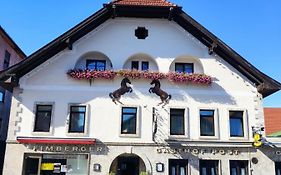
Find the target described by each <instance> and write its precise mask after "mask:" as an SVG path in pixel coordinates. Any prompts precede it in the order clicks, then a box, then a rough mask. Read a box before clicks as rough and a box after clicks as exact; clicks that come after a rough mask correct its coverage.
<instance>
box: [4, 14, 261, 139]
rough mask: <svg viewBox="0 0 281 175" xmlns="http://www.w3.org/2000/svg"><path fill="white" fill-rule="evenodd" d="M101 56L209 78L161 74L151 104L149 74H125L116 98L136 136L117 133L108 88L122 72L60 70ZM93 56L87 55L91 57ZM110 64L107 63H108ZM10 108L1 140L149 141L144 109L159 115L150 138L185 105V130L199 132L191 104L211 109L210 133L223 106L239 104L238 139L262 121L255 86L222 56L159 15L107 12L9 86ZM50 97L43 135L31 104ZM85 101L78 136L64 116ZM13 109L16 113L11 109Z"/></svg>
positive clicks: (223, 118)
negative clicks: (130, 115)
mask: <svg viewBox="0 0 281 175" xmlns="http://www.w3.org/2000/svg"><path fill="white" fill-rule="evenodd" d="M138 27H145V28H146V29H148V34H149V35H148V37H147V38H146V39H144V40H140V39H137V38H136V37H135V29H136V28H138ZM91 55H92V56H93V57H97V58H96V59H106V60H107V65H108V66H109V65H110V62H111V64H112V67H113V69H114V70H118V69H122V68H126V67H128V65H127V64H128V60H130V59H132V60H133V59H136V60H138V59H141V57H142V56H143V57H144V58H143V59H144V60H149V62H150V64H151V65H152V68H153V69H154V70H157V69H158V70H159V71H160V72H165V73H167V72H169V71H171V70H174V62H177V61H179V62H193V63H194V70H195V72H198V73H205V74H207V75H210V76H212V77H213V83H212V84H211V85H192V84H177V83H172V82H170V81H167V80H162V81H161V83H162V84H161V88H162V89H163V90H165V91H166V92H168V93H169V94H171V95H172V99H171V100H170V103H169V104H168V105H166V106H165V107H164V108H162V107H161V106H157V104H158V103H159V102H160V99H159V97H158V96H156V95H155V94H150V93H149V92H148V89H149V88H150V87H151V85H150V81H149V80H132V79H131V81H132V86H133V87H132V88H133V92H132V93H127V94H125V95H124V96H122V97H121V101H122V102H123V103H124V104H125V105H124V106H129V107H130V106H137V107H139V108H138V109H139V111H138V114H139V115H138V117H139V125H138V127H139V128H138V129H139V135H138V136H136V137H123V136H121V135H120V125H121V124H120V118H121V108H122V105H115V104H114V103H113V102H112V101H111V99H110V98H109V95H108V94H109V93H110V92H113V91H114V90H116V89H118V88H119V87H120V81H121V79H122V78H115V79H114V80H94V81H93V82H92V83H91V84H90V83H89V81H86V80H76V79H73V78H70V77H68V76H67V74H66V72H67V71H68V70H69V69H73V68H75V66H76V67H80V68H81V66H82V67H83V64H84V62H83V59H85V58H86V57H87V58H88V57H91ZM93 59H95V58H93ZM110 67H111V66H109V67H108V68H109V69H110ZM15 92H16V93H15V94H14V98H13V106H12V110H13V111H12V113H11V123H10V131H9V138H8V139H9V140H14V139H15V138H16V136H45V135H46V136H47V135H48V136H51V137H76V136H77V137H90V138H96V139H99V140H100V141H102V142H138V143H151V142H152V128H153V124H152V108H153V107H156V109H157V110H158V113H159V116H160V118H161V119H162V120H159V127H158V130H159V131H158V133H157V134H158V139H159V140H161V139H167V138H169V109H170V108H185V109H186V111H187V112H186V116H188V119H187V120H186V121H185V122H186V131H187V132H186V136H185V137H183V138H186V139H190V140H204V139H206V138H202V137H200V130H199V109H215V110H216V115H217V121H216V126H217V128H218V131H217V134H216V137H215V138H214V139H218V140H223V141H229V140H231V138H230V137H229V115H228V111H229V110H245V114H246V115H245V117H246V118H247V121H246V123H247V124H246V127H245V131H246V133H245V138H242V140H243V139H244V140H245V141H247V140H248V141H249V138H250V136H251V126H256V125H258V124H260V125H262V124H263V118H262V117H261V116H258V114H259V113H260V111H259V110H261V107H260V100H261V99H260V98H258V97H259V94H258V92H257V90H256V87H255V86H254V85H253V84H252V83H251V82H250V81H249V80H248V79H247V78H245V77H244V76H243V75H241V73H239V72H238V71H237V70H236V69H234V68H233V67H232V66H231V65H229V64H228V63H227V62H225V61H224V60H223V59H222V58H220V57H219V56H217V55H216V54H215V53H214V54H213V55H209V54H208V48H207V47H205V46H204V45H203V44H202V43H200V42H199V41H198V40H197V39H196V38H194V37H193V36H192V35H190V34H189V33H188V32H187V31H185V30H184V29H183V28H181V27H180V26H178V25H177V24H176V23H175V22H173V21H168V20H164V19H163V20H161V19H132V18H131V19H129V18H115V19H110V20H108V21H107V22H105V23H104V24H102V25H101V26H99V27H98V28H96V29H94V30H93V31H92V32H90V33H89V34H87V35H86V36H84V37H82V38H81V39H80V40H78V41H77V42H75V43H74V45H73V50H68V49H65V50H64V51H61V52H60V53H58V54H57V55H55V56H54V57H52V58H51V59H49V60H48V61H46V62H45V63H43V64H42V65H40V66H39V67H37V68H36V69H34V70H33V71H31V72H30V73H28V74H26V75H25V76H24V77H22V78H21V79H20V87H19V90H16V91H15ZM37 102H43V103H45V102H51V103H54V109H53V110H54V111H53V115H52V121H51V126H52V130H51V132H50V133H48V134H45V135H44V134H41V135H40V134H35V133H34V132H33V126H34V116H35V114H34V113H35V111H34V110H35V104H36V103H37ZM72 103H79V104H86V105H87V116H88V122H87V125H88V131H87V133H86V134H85V135H69V134H68V133H67V118H68V117H69V112H68V110H69V109H68V108H69V104H72ZM18 111H20V112H18Z"/></svg>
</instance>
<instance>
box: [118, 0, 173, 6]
mask: <svg viewBox="0 0 281 175" xmlns="http://www.w3.org/2000/svg"><path fill="white" fill-rule="evenodd" d="M112 3H113V4H116V5H130V6H155V7H175V6H177V5H176V4H173V3H171V2H168V1H166V0H113V1H112Z"/></svg>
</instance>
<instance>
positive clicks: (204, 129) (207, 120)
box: [200, 110, 215, 136]
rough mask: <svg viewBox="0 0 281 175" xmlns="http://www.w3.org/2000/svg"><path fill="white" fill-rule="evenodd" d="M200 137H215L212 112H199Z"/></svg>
mask: <svg viewBox="0 0 281 175" xmlns="http://www.w3.org/2000/svg"><path fill="white" fill-rule="evenodd" d="M200 135H201V136H215V129H214V110H200Z"/></svg>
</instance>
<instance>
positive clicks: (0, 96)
mask: <svg viewBox="0 0 281 175" xmlns="http://www.w3.org/2000/svg"><path fill="white" fill-rule="evenodd" d="M4 98H5V93H4V92H1V91H0V102H4Z"/></svg>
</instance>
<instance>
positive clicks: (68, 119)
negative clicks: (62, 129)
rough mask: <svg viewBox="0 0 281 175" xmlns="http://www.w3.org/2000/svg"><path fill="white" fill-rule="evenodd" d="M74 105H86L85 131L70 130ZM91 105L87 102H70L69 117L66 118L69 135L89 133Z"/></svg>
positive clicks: (77, 135) (67, 133)
mask: <svg viewBox="0 0 281 175" xmlns="http://www.w3.org/2000/svg"><path fill="white" fill-rule="evenodd" d="M72 106H85V108H86V110H85V121H84V132H69V126H70V114H71V107H72ZM90 110H91V109H90V105H89V104H85V103H69V104H68V110H67V118H66V122H65V124H66V135H67V136H74V137H79V136H87V135H88V133H89V115H90Z"/></svg>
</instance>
